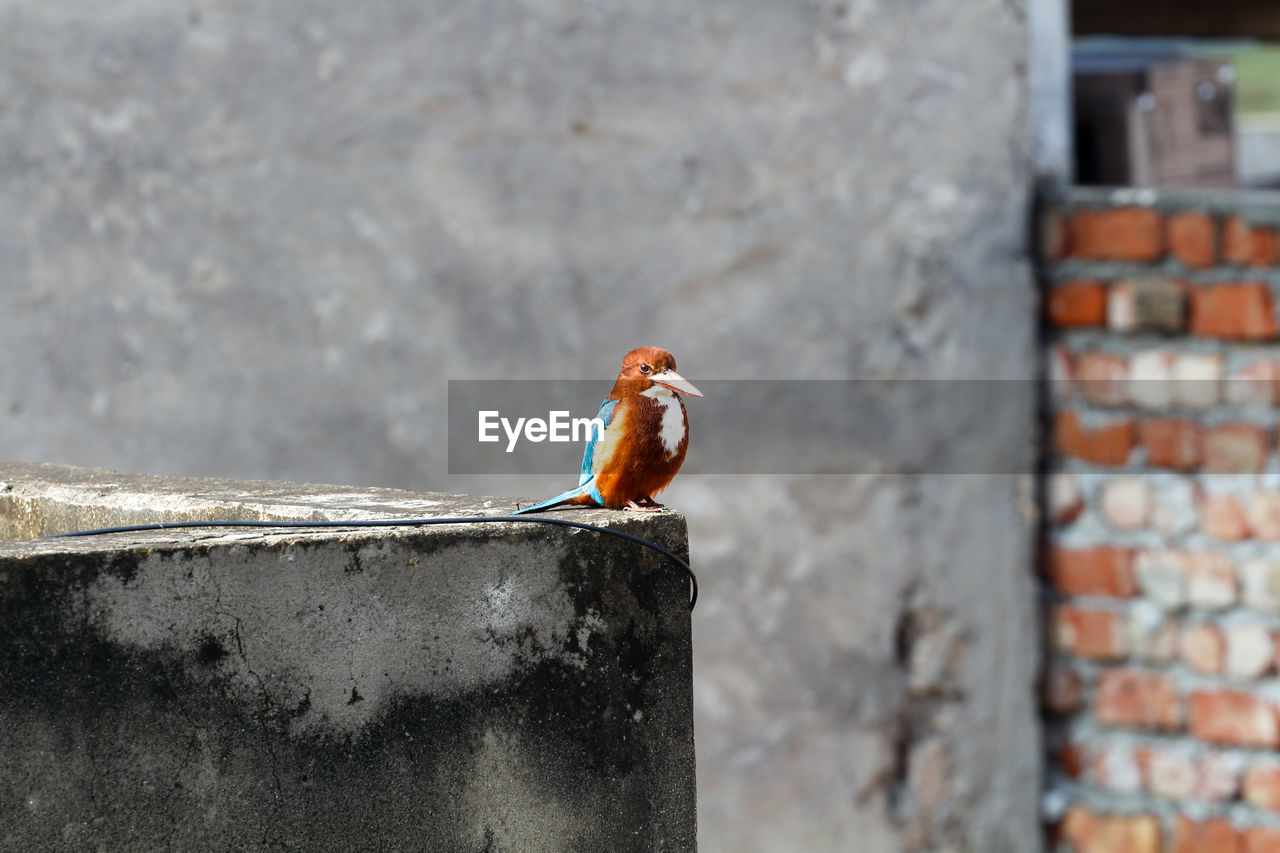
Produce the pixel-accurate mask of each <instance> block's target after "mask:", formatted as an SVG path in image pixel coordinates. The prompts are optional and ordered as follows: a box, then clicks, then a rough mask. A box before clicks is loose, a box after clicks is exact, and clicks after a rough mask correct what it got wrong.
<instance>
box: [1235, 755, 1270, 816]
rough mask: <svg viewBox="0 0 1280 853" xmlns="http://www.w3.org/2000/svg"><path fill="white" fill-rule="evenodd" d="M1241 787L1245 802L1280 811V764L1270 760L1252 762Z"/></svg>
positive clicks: (1268, 809) (1245, 772)
mask: <svg viewBox="0 0 1280 853" xmlns="http://www.w3.org/2000/svg"><path fill="white" fill-rule="evenodd" d="M1240 787H1241V791H1242V792H1243V794H1244V799H1245V802H1247V803H1249V804H1250V805H1253V806H1257V807H1258V808H1260V809H1266V810H1267V811H1273V812H1274V811H1280V764H1275V763H1273V762H1270V761H1256V762H1254V763H1252V764H1250V765H1249V766H1248V767H1247V768H1246V769H1245V771H1244V778H1243V779H1242V780H1241V783H1240Z"/></svg>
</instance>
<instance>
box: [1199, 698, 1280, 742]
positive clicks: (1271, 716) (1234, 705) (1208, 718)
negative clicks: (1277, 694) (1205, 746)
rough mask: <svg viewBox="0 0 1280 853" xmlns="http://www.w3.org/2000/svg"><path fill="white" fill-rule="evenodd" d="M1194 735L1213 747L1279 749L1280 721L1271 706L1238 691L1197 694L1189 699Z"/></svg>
mask: <svg viewBox="0 0 1280 853" xmlns="http://www.w3.org/2000/svg"><path fill="white" fill-rule="evenodd" d="M1187 708H1188V714H1187V720H1188V725H1189V728H1190V730H1191V734H1192V735H1193V736H1195V737H1196V738H1199V739H1200V740H1203V741H1208V742H1210V743H1222V744H1231V745H1234V746H1257V747H1267V748H1271V747H1275V746H1277V745H1278V744H1280V721H1278V720H1277V718H1276V710H1275V708H1273V707H1272V706H1271V705H1269V704H1268V703H1266V702H1264V701H1263V700H1261V699H1258V698H1257V697H1255V696H1251V695H1250V694H1248V693H1241V692H1238V691H1234V690H1197V691H1195V692H1193V693H1192V694H1191V695H1190V696H1189V697H1188V703H1187Z"/></svg>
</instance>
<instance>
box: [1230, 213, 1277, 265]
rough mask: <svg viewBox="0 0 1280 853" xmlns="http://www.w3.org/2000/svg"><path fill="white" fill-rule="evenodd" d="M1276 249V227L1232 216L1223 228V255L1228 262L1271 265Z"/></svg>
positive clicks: (1274, 259)
mask: <svg viewBox="0 0 1280 853" xmlns="http://www.w3.org/2000/svg"><path fill="white" fill-rule="evenodd" d="M1276 249H1277V235H1276V231H1275V229H1274V228H1268V227H1266V226H1261V225H1258V226H1255V225H1250V224H1249V222H1248V221H1247V220H1246V219H1245V218H1244V217H1242V216H1232V217H1231V218H1229V219H1228V220H1227V222H1226V225H1225V226H1224V227H1223V229H1222V257H1223V260H1225V261H1227V263H1232V264H1242V265H1246V266H1252V267H1266V266H1270V265H1272V264H1273V263H1275V261H1276Z"/></svg>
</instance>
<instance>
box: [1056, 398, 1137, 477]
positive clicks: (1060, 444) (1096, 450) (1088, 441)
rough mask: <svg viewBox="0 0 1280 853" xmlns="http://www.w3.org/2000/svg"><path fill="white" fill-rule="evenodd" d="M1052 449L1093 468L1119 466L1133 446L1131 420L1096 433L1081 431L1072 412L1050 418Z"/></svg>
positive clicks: (1125, 419)
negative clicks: (1091, 464)
mask: <svg viewBox="0 0 1280 853" xmlns="http://www.w3.org/2000/svg"><path fill="white" fill-rule="evenodd" d="M1053 426H1054V429H1053V439H1054V446H1055V447H1056V448H1057V450H1058V452H1059V453H1061V454H1062V455H1064V456H1073V457H1075V458H1077V459H1082V460H1084V461H1086V462H1092V463H1093V464H1095V465H1113V466H1114V465H1123V464H1125V462H1127V461H1128V459H1129V454H1130V453H1131V452H1132V451H1133V447H1134V445H1135V443H1136V442H1137V429H1136V427H1135V424H1134V421H1133V419H1132V418H1123V419H1121V420H1118V421H1114V422H1112V423H1110V424H1107V425H1106V426H1101V427H1097V428H1096V429H1085V428H1083V427H1082V426H1081V424H1080V417H1079V415H1077V414H1076V413H1075V412H1073V411H1070V410H1068V411H1060V412H1058V413H1057V414H1056V415H1055V416H1054V424H1053Z"/></svg>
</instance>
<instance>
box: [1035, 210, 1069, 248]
mask: <svg viewBox="0 0 1280 853" xmlns="http://www.w3.org/2000/svg"><path fill="white" fill-rule="evenodd" d="M1070 249H1071V229H1070V220H1069V219H1068V218H1067V216H1066V215H1065V214H1063V212H1062V211H1060V210H1056V209H1050V210H1045V211H1044V212H1043V213H1042V214H1040V255H1041V257H1043V258H1044V259H1045V260H1047V261H1060V260H1062V259H1063V258H1065V257H1067V254H1068V253H1069V252H1070Z"/></svg>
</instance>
